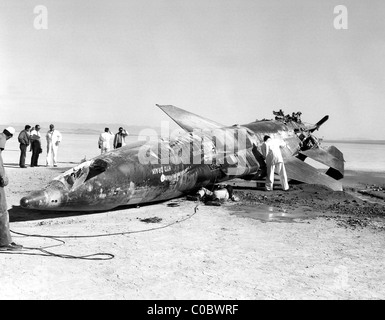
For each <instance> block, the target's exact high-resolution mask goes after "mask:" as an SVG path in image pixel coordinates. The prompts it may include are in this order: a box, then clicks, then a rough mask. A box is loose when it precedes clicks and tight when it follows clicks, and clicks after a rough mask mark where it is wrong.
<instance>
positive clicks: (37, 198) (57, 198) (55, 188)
mask: <svg viewBox="0 0 385 320" xmlns="http://www.w3.org/2000/svg"><path fill="white" fill-rule="evenodd" d="M67 194H68V191H67V190H66V188H65V186H64V184H63V183H62V182H60V181H57V180H54V181H51V182H50V183H49V184H48V185H47V187H46V188H44V189H42V190H38V191H33V192H31V193H30V194H29V195H28V196H26V197H23V198H22V199H21V200H20V206H21V207H22V208H26V209H40V210H52V209H55V208H59V207H61V206H63V205H64V204H65V203H66V199H67Z"/></svg>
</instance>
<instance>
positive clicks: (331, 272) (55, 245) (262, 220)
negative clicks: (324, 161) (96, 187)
mask: <svg viewBox="0 0 385 320" xmlns="http://www.w3.org/2000/svg"><path fill="white" fill-rule="evenodd" d="M72 166H73V164H71V163H63V162H61V163H59V167H57V168H51V167H43V166H40V167H35V168H29V167H28V168H27V169H21V168H19V167H18V166H17V164H16V163H6V165H5V167H6V168H5V169H6V172H7V174H8V176H9V180H10V183H9V185H8V186H7V187H6V194H7V203H8V208H9V214H10V221H11V223H10V226H11V230H12V232H13V233H12V236H13V240H14V241H15V242H16V243H19V244H22V245H23V246H24V249H23V250H22V251H20V252H2V253H0V270H1V271H0V284H1V287H2V289H1V291H0V299H3V300H6V299H34V300H35V299H36V300H39V299H49V300H52V299H55V300H56V299H73V300H74V299H76V300H78V299H79V300H83V299H86V300H88V299H108V300H110V299H133V300H139V299H143V300H147V299H167V300H169V299H188V300H190V299H194V300H195V299H220V300H227V299H246V300H260V299H269V300H273V299H288V300H291V299H328V300H329V299H385V272H384V262H385V251H384V248H385V209H384V208H385V207H384V205H385V202H384V191H383V189H382V188H383V187H384V181H385V180H384V173H365V172H346V175H345V178H344V179H343V180H342V182H343V185H344V191H340V192H333V191H330V190H329V189H327V188H325V187H321V186H316V185H305V184H296V185H291V188H290V190H289V191H288V192H284V191H281V190H279V188H277V190H275V191H273V192H265V191H263V190H260V189H258V188H255V187H253V188H252V187H250V186H243V187H238V188H236V189H235V195H237V196H238V197H239V201H236V202H233V201H228V202H226V203H223V204H221V205H220V206H208V205H205V204H204V203H201V202H198V201H189V200H187V199H186V198H178V199H173V200H170V201H167V202H163V203H157V204H153V205H147V206H140V207H134V208H118V209H115V210H111V211H108V212H101V213H87V214H84V213H81V212H73V213H63V212H62V213H51V212H38V211H28V210H24V209H22V208H21V207H20V206H19V201H20V199H21V198H22V197H23V196H25V195H27V193H28V192H29V191H32V190H36V189H40V188H41V187H43V186H44V185H45V184H46V183H47V182H48V181H50V180H51V179H52V178H54V177H55V176H57V175H59V174H60V173H62V172H64V171H65V170H66V169H68V168H69V167H72ZM362 190H364V191H362ZM359 191H360V192H359ZM60 241H61V242H60Z"/></svg>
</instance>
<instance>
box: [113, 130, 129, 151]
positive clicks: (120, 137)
mask: <svg viewBox="0 0 385 320" xmlns="http://www.w3.org/2000/svg"><path fill="white" fill-rule="evenodd" d="M127 136H128V133H127V131H126V130H125V129H123V128H122V127H120V128H119V132H118V133H117V134H116V135H115V138H114V149H117V148H120V147H122V146H124V145H125V141H124V139H125V137H127Z"/></svg>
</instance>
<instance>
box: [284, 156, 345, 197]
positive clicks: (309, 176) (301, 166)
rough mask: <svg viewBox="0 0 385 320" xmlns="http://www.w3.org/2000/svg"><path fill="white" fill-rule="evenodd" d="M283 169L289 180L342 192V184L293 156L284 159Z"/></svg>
mask: <svg viewBox="0 0 385 320" xmlns="http://www.w3.org/2000/svg"><path fill="white" fill-rule="evenodd" d="M285 168H286V173H287V177H288V178H289V179H294V180H297V181H301V182H305V183H309V184H321V185H325V186H327V187H329V188H330V189H332V190H334V191H342V184H341V183H340V182H338V181H337V180H334V179H333V178H331V177H329V176H327V175H326V174H324V173H322V172H320V171H318V170H317V169H316V168H314V167H312V166H311V165H309V164H307V163H305V162H303V161H301V160H299V159H297V158H296V157H294V156H291V157H289V158H287V159H285Z"/></svg>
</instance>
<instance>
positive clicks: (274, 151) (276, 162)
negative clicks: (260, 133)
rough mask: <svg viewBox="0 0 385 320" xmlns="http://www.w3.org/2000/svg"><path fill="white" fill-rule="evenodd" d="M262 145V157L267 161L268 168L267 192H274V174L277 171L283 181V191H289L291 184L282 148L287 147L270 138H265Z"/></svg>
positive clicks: (281, 142)
mask: <svg viewBox="0 0 385 320" xmlns="http://www.w3.org/2000/svg"><path fill="white" fill-rule="evenodd" d="M263 141H264V142H263V144H262V147H261V149H262V155H263V157H264V158H265V160H266V167H267V176H266V184H265V189H266V191H271V190H273V184H274V172H275V170H276V171H277V173H278V174H279V178H280V180H281V185H282V189H283V190H288V189H289V184H288V183H287V175H286V169H285V164H284V163H283V158H282V153H281V149H280V148H281V147H284V146H285V143H284V142H283V141H279V140H275V139H271V138H270V137H269V136H264V138H263Z"/></svg>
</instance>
